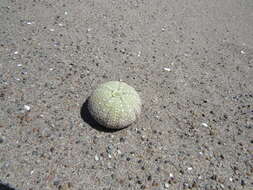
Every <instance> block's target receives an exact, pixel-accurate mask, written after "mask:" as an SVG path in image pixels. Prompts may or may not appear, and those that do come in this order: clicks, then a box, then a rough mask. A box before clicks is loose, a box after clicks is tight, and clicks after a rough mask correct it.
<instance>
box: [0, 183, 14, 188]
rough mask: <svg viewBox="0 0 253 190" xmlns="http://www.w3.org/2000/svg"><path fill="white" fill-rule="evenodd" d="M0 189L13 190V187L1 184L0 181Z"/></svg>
mask: <svg viewBox="0 0 253 190" xmlns="http://www.w3.org/2000/svg"><path fill="white" fill-rule="evenodd" d="M0 190H15V189H14V188H12V187H10V186H9V185H7V184H3V183H1V182H0Z"/></svg>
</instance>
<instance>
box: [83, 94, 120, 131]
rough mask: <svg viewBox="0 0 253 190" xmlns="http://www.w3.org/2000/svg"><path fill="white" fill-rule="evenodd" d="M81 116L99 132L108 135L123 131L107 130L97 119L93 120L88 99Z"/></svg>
mask: <svg viewBox="0 0 253 190" xmlns="http://www.w3.org/2000/svg"><path fill="white" fill-rule="evenodd" d="M80 115H81V117H82V119H83V121H84V122H85V123H88V124H89V125H90V126H91V127H92V128H93V129H96V130H97V131H102V132H106V133H114V132H117V131H120V130H122V129H109V128H106V127H104V126H102V125H100V124H99V123H98V122H97V121H96V120H95V119H93V118H92V116H91V114H90V112H89V109H88V98H87V99H86V101H85V102H84V103H83V105H82V107H81V111H80ZM123 129H124V128H123Z"/></svg>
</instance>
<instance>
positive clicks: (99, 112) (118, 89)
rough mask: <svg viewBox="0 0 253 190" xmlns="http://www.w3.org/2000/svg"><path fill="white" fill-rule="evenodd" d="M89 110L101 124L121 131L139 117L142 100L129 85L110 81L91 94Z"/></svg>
mask: <svg viewBox="0 0 253 190" xmlns="http://www.w3.org/2000/svg"><path fill="white" fill-rule="evenodd" d="M88 109H89V112H90V114H91V116H92V117H93V118H94V119H95V120H96V121H97V122H98V123H99V124H101V125H103V126H104V127H107V128H111V129H121V128H124V127H127V126H128V125H130V124H132V123H133V122H134V121H135V120H136V119H137V118H138V117H139V115H140V113H141V99H140V96H139V94H138V93H137V92H136V91H135V89H134V88H133V87H131V86H129V85H128V84H126V83H124V82H120V81H110V82H106V83H104V84H101V85H100V86H98V88H97V89H95V91H94V92H93V93H92V94H91V96H90V97H89V100H88Z"/></svg>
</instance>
